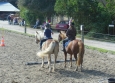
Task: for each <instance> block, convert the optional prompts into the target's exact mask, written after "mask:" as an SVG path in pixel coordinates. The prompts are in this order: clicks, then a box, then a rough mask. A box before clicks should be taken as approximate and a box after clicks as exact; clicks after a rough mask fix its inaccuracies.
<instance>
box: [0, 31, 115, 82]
mask: <svg viewBox="0 0 115 83" xmlns="http://www.w3.org/2000/svg"><path fill="white" fill-rule="evenodd" d="M2 35H3V36H4V40H5V47H0V83H108V80H107V79H108V78H111V77H115V56H114V55H112V54H109V53H100V52H98V51H95V50H90V49H86V48H85V54H84V62H83V72H80V71H74V70H75V68H76V65H75V61H74V57H73V67H72V68H70V67H69V66H70V64H69V55H68V57H67V58H68V62H67V68H64V54H63V52H62V51H61V49H62V44H60V51H59V54H58V57H57V62H58V63H57V64H56V71H55V72H51V73H48V69H47V68H46V66H47V64H45V68H41V58H39V57H37V56H36V53H37V52H38V51H39V44H36V43H35V39H34V37H31V36H25V35H22V34H17V33H13V32H9V31H4V33H3V31H0V37H2ZM53 58H54V57H53V55H52V60H53ZM45 62H46V63H47V59H45ZM40 68H41V69H40Z"/></svg>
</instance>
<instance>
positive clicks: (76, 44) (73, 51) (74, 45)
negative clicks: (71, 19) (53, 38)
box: [58, 31, 84, 71]
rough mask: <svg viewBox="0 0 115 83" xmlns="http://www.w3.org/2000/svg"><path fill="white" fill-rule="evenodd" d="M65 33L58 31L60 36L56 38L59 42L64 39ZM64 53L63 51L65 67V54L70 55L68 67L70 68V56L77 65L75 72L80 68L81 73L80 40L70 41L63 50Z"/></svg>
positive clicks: (82, 47) (81, 46) (81, 54)
mask: <svg viewBox="0 0 115 83" xmlns="http://www.w3.org/2000/svg"><path fill="white" fill-rule="evenodd" d="M66 37H67V36H66V33H65V31H60V34H59V36H58V40H59V42H60V41H61V40H63V39H65V38H66ZM65 50H66V51H64V55H65V67H66V59H67V53H68V54H70V61H71V65H70V67H72V55H74V58H75V59H76V64H77V68H76V71H77V70H78V66H81V71H82V63H83V55H84V44H83V42H82V41H81V40H78V39H75V40H73V41H70V43H69V44H68V46H67V47H66V49H65Z"/></svg>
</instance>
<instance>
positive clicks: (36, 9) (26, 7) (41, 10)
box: [18, 0, 55, 24]
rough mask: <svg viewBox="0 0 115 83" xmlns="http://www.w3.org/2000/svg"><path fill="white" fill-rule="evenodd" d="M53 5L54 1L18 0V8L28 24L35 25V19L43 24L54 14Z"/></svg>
mask: <svg viewBox="0 0 115 83" xmlns="http://www.w3.org/2000/svg"><path fill="white" fill-rule="evenodd" d="M54 4H55V0H18V7H19V8H20V9H21V13H22V14H23V17H24V18H25V19H26V21H27V22H28V23H29V24H33V23H35V21H36V19H37V18H39V19H40V21H41V22H43V21H44V20H45V19H46V17H51V16H52V15H53V14H54V13H55V12H54ZM24 15H26V16H24Z"/></svg>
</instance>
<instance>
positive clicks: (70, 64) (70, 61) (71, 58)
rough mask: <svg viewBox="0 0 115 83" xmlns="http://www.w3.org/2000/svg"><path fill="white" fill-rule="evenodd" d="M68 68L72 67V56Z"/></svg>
mask: <svg viewBox="0 0 115 83" xmlns="http://www.w3.org/2000/svg"><path fill="white" fill-rule="evenodd" d="M70 67H72V54H70Z"/></svg>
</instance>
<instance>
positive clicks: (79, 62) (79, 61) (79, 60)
mask: <svg viewBox="0 0 115 83" xmlns="http://www.w3.org/2000/svg"><path fill="white" fill-rule="evenodd" d="M78 45H79V54H78V57H77V65H78V66H80V65H82V63H83V55H84V44H83V43H82V42H78Z"/></svg>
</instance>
